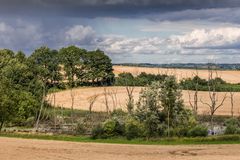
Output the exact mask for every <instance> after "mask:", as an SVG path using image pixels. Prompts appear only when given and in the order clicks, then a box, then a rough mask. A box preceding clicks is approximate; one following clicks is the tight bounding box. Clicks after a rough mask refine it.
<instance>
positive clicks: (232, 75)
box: [113, 66, 240, 83]
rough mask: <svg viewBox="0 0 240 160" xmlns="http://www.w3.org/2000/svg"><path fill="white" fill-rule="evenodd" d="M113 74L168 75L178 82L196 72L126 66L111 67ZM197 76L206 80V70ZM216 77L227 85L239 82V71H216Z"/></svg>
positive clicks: (199, 71) (200, 71)
mask: <svg viewBox="0 0 240 160" xmlns="http://www.w3.org/2000/svg"><path fill="white" fill-rule="evenodd" d="M113 69H114V73H115V74H116V75H118V74H119V73H123V72H130V73H132V74H133V75H138V74H140V73H141V72H146V73H151V74H168V75H175V76H176V78H177V79H178V80H180V79H183V78H189V77H193V76H195V75H194V74H195V73H196V70H194V69H167V68H147V67H128V66H113ZM198 76H199V77H201V78H204V79H208V70H198ZM218 76H219V77H221V78H222V79H224V80H225V81H226V82H229V83H239V82H240V71H236V70H235V71H233V70H229V71H227V70H226V71H218Z"/></svg>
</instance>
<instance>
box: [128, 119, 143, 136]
mask: <svg viewBox="0 0 240 160" xmlns="http://www.w3.org/2000/svg"><path fill="white" fill-rule="evenodd" d="M125 135H126V137H127V139H128V140H130V139H133V138H137V137H141V136H142V135H143V125H142V124H141V123H140V122H139V121H137V120H135V119H133V118H130V119H127V120H126V124H125Z"/></svg>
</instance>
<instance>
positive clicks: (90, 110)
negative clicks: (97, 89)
mask: <svg viewBox="0 0 240 160" xmlns="http://www.w3.org/2000/svg"><path fill="white" fill-rule="evenodd" d="M98 96H99V95H97V94H94V95H93V96H91V97H89V99H88V102H89V112H90V113H91V112H92V108H93V105H94V103H95V102H96V100H97V98H98Z"/></svg>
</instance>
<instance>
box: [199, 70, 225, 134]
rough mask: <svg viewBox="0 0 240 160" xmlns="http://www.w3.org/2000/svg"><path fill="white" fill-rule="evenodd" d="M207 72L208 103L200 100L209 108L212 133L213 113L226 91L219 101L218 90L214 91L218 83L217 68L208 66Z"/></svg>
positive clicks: (223, 99) (220, 103)
mask: <svg viewBox="0 0 240 160" xmlns="http://www.w3.org/2000/svg"><path fill="white" fill-rule="evenodd" d="M214 73H215V76H214ZM208 74H209V75H208V95H209V98H210V103H207V102H203V101H202V100H201V102H202V103H203V104H204V105H207V106H208V107H209V109H210V119H211V120H210V124H211V131H212V134H213V129H214V121H213V120H214V114H215V112H216V111H217V110H218V109H219V108H220V107H221V106H223V103H224V101H225V100H226V98H227V93H225V94H224V95H223V98H222V99H221V100H220V101H219V98H218V92H216V87H217V85H218V84H217V83H218V82H217V81H216V80H215V78H218V73H217V70H215V69H214V70H213V67H209V68H208ZM218 102H219V103H218Z"/></svg>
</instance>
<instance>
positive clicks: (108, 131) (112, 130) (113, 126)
mask: <svg viewBox="0 0 240 160" xmlns="http://www.w3.org/2000/svg"><path fill="white" fill-rule="evenodd" d="M103 130H104V134H105V136H106V137H114V136H119V135H123V134H124V125H123V124H120V123H119V121H118V120H117V119H108V120H106V121H105V122H104V123H103Z"/></svg>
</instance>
